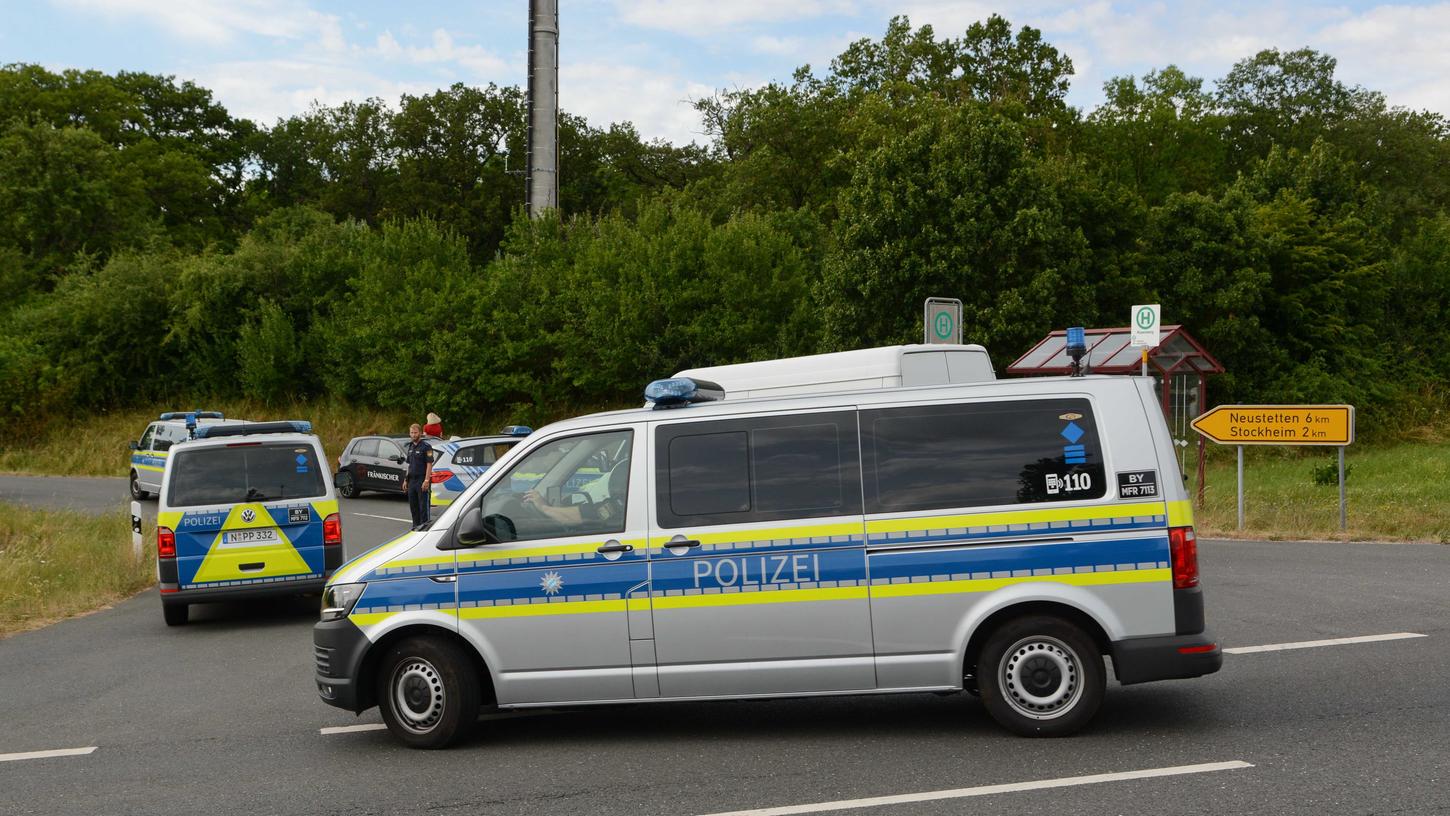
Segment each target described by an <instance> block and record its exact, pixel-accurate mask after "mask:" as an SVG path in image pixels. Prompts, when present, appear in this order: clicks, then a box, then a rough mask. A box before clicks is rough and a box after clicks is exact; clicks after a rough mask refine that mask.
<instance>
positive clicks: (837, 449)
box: [655, 411, 861, 528]
mask: <svg viewBox="0 0 1450 816" xmlns="http://www.w3.org/2000/svg"><path fill="white" fill-rule="evenodd" d="M655 443H656V448H655V455H656V461H655V472H656V477H657V478H656V491H657V499H658V500H657V502H656V506H657V508H658V515H659V523H660V526H662V527H666V528H674V527H685V526H690V525H695V526H699V525H707V524H752V523H756V522H762V521H779V520H782V519H796V518H823V517H828V516H841V515H850V514H853V513H859V512H861V501H860V496H861V486H860V485H861V482H860V478H861V476H860V473H861V470H860V463H859V461H858V456H857V451H858V443H857V436H856V416H855V413H854V412H849V411H848V412H837V413H829V414H805V415H795V416H776V417H759V418H751V419H737V420H722V421H719V422H690V423H682V424H678V425H664V426H661V427H660V428H659V429H658V431H657V436H656V438H655Z"/></svg>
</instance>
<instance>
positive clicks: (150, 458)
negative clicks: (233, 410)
mask: <svg viewBox="0 0 1450 816" xmlns="http://www.w3.org/2000/svg"><path fill="white" fill-rule="evenodd" d="M241 421H242V420H238V419H226V418H225V417H223V416H222V412H221V411H169V412H167V413H164V414H162V415H161V416H160V418H159V419H157V421H155V422H153V423H151V424H150V425H147V426H146V430H145V431H143V432H142V433H141V438H140V439H139V440H137V441H135V442H132V443H131V479H130V484H131V498H133V499H138V500H139V499H144V498H146V497H147V496H150V495H151V494H153V493H155V492H156V491H158V490H160V489H161V474H162V472H163V471H164V470H165V469H166V456H167V454H168V453H169V452H170V450H171V446H172V445H175V444H176V443H178V442H185V441H186V440H188V439H190V438H191V435H192V432H193V431H195V430H196V429H197V428H198V427H201V426H203V425H226V424H235V423H238V422H241Z"/></svg>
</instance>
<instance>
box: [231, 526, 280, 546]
mask: <svg viewBox="0 0 1450 816" xmlns="http://www.w3.org/2000/svg"><path fill="white" fill-rule="evenodd" d="M281 540H282V538H281V537H280V536H278V535H277V531H276V530H273V529H264V530H231V531H229V532H225V533H222V543H223V544H276V543H278V542H279V541H281Z"/></svg>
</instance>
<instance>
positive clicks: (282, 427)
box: [195, 419, 312, 439]
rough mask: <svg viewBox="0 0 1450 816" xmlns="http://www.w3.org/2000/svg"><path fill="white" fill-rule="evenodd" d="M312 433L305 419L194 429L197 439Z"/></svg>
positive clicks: (204, 426) (309, 424) (207, 426)
mask: <svg viewBox="0 0 1450 816" xmlns="http://www.w3.org/2000/svg"><path fill="white" fill-rule="evenodd" d="M275 433H312V423H311V422H308V421H307V420H305V419H284V420H281V421H278V422H243V423H240V424H237V425H203V426H202V427H200V428H197V429H196V432H195V436H196V438H197V439H215V438H217V437H219V436H250V435H252V434H275Z"/></svg>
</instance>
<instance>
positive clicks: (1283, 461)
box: [1189, 441, 1450, 544]
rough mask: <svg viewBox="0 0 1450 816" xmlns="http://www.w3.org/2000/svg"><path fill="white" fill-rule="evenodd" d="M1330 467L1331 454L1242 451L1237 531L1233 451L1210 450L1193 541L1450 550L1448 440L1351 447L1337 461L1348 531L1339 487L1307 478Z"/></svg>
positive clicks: (1297, 450)
mask: <svg viewBox="0 0 1450 816" xmlns="http://www.w3.org/2000/svg"><path fill="white" fill-rule="evenodd" d="M1209 447H1210V448H1213V447H1215V446H1212V445H1211V446H1209ZM1192 461H1193V460H1192V457H1190V459H1189V467H1190V468H1192ZM1334 462H1335V450H1334V449H1333V448H1322V449H1311V448H1277V447H1264V448H1246V449H1245V451H1244V530H1243V531H1241V532H1240V531H1238V530H1237V529H1236V527H1237V525H1238V504H1237V497H1236V491H1235V481H1236V479H1235V470H1236V467H1237V465H1236V462H1235V457H1234V449H1233V448H1231V447H1222V448H1219V449H1218V450H1213V451H1212V453H1211V455H1210V456H1209V460H1208V468H1207V470H1208V472H1207V477H1206V478H1205V480H1204V483H1205V485H1206V490H1205V491H1204V499H1205V506H1204V507H1203V509H1201V510H1198V511H1197V513H1196V520H1197V523H1198V530H1199V533H1200V535H1210V536H1228V537H1253V538H1285V539H1325V540H1331V539H1335V540H1344V539H1375V540H1385V541H1430V542H1437V543H1441V544H1450V501H1447V500H1446V497H1445V485H1446V484H1450V442H1444V441H1436V442H1430V441H1425V442H1396V443H1384V444H1378V445H1351V446H1350V447H1349V448H1348V449H1347V450H1346V453H1345V458H1344V463H1345V467H1346V469H1347V471H1348V477H1347V478H1346V479H1345V489H1346V503H1347V507H1348V521H1349V530H1348V532H1340V529H1339V488H1338V482H1337V481H1330V482H1329V483H1328V484H1319V483H1316V481H1315V479H1314V471H1315V470H1316V469H1317V468H1318V469H1325V475H1326V476H1327V475H1329V473H1330V472H1331V471H1332V468H1333V463H1334Z"/></svg>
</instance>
